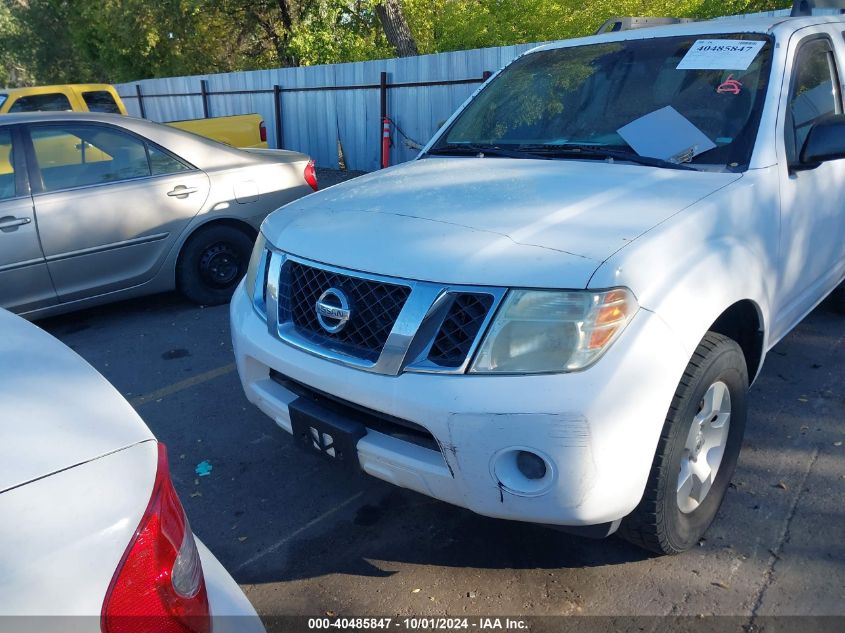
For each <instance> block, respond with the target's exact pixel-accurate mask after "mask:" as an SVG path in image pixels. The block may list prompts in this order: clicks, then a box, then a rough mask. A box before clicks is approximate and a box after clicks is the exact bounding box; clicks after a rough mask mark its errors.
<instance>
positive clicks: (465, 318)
mask: <svg viewBox="0 0 845 633" xmlns="http://www.w3.org/2000/svg"><path fill="white" fill-rule="evenodd" d="M492 305H493V297H492V296H491V295H488V294H481V293H462V294H459V295H456V296H455V300H454V301H453V303H452V306H451V307H450V308H449V312H447V313H446V318H445V319H444V320H443V325H441V326H440V330H439V331H438V332H437V336H436V337H435V338H434V343H433V344H432V346H431V350H430V351H429V353H428V360H430V361H431V362H432V363H435V364H437V365H440V366H442V367H460V366H461V365H462V364H463V362H464V361H465V360H466V357H467V354H469V351H470V348H471V347H472V343H473V341H475V338H476V337H477V336H478V331H479V330H480V329H481V325H482V324H483V323H484V319H485V318H486V317H487V313H488V312H489V311H490V306H492Z"/></svg>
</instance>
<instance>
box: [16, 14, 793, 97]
mask: <svg viewBox="0 0 845 633" xmlns="http://www.w3.org/2000/svg"><path fill="white" fill-rule="evenodd" d="M379 1H380V0H0V85H3V84H33V83H40V84H44V83H71V82H86V81H107V82H121V81H131V80H136V79H143V78H147V77H166V76H175V75H190V74H202V73H213V72H227V71H232V70H251V69H257V68H272V67H278V66H294V65H309V64H325V63H335V62H345V61H359V60H365V59H379V58H385V57H390V56H391V55H392V54H393V52H392V49H391V47H390V46H389V44H388V43H387V40H386V38H385V36H384V32H383V30H382V27H381V24H380V22H379V19H378V17H377V15H376V12H375V10H374V8H375V6H376V4H377V3H378V2H379ZM788 4H789V1H788V0H595V1H593V2H589V3H588V2H584V1H583V0H577V1H576V0H403V2H402V5H403V8H404V12H405V15H406V18H407V21H408V24H409V26H410V28H411V31H412V33H413V35H414V38H415V39H416V41H417V46H418V48H419V50H420V52H421V53H433V52H441V51H448V50H460V49H467V48H479V47H485V46H500V45H506V44H516V43H523V42H539V41H544V40H552V39H560V38H566V37H574V36H579V35H586V34H590V33H592V32H593V31H595V29H596V28H597V27H598V26H599V25H600V24H602V22H604V21H605V20H606V19H607V18H609V17H614V16H625V15H631V16H637V15H653V16H654V15H663V16H688V17H696V18H708V17H713V16H716V15H726V14H732V13H747V12H753V11H762V10H768V9H773V8H782V7H784V6H787V5H788Z"/></svg>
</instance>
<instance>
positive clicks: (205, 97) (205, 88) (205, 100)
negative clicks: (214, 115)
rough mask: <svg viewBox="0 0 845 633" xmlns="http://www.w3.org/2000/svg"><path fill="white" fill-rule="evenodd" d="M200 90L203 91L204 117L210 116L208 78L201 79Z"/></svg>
mask: <svg viewBox="0 0 845 633" xmlns="http://www.w3.org/2000/svg"><path fill="white" fill-rule="evenodd" d="M200 92H201V93H202V116H203V118H204V119H207V118H208V112H209V107H208V80H207V79H201V80H200Z"/></svg>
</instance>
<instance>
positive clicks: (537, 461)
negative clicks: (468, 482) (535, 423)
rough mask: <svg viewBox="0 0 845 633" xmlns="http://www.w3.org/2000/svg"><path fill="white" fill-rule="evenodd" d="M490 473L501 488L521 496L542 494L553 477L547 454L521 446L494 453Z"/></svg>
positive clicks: (552, 467) (553, 468) (552, 464)
mask: <svg viewBox="0 0 845 633" xmlns="http://www.w3.org/2000/svg"><path fill="white" fill-rule="evenodd" d="M490 474H491V475H492V476H493V479H494V480H495V481H496V484H497V486H499V487H500V488H501V489H503V490H506V491H507V492H510V493H511V494H514V495H518V496H521V497H534V496H538V495H542V494H545V493H546V492H548V490H549V489H550V488H551V487H552V484H553V483H554V481H555V477H556V475H555V467H554V463H553V462H552V461H551V460H550V459H549V458H548V457H547V456H546V455H543V454H542V453H540V452H539V451H536V450H535V449H533V448H528V447H523V446H513V447H511V448H506V449H503V450H501V451H499V452H498V453H496V455H494V456H493V459H492V461H491V463H490Z"/></svg>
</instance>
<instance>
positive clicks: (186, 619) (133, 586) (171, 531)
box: [100, 443, 211, 633]
mask: <svg viewBox="0 0 845 633" xmlns="http://www.w3.org/2000/svg"><path fill="white" fill-rule="evenodd" d="M100 627H101V629H102V631H103V633H146V632H147V631H149V632H150V633H152V632H153V631H155V632H156V633H209V631H210V630H211V616H210V612H209V608H208V594H207V592H206V588H205V579H204V578H203V574H202V565H201V562H200V556H199V552H198V551H197V545H196V542H195V541H194V536H193V533H192V532H191V527H190V525H188V519H187V517H186V516H185V511H184V510H183V509H182V504H181V503H180V501H179V497H178V496H177V495H176V490H175V489H174V488H173V482H172V481H171V480H170V469H169V468H168V465H167V449H166V448H165V446H164V444H161V443H159V445H158V469H157V471H156V478H155V483H154V484H153V494H152V497H151V498H150V503H149V505H148V506H147V510H146V512H144V516H143V518H142V519H141V523H140V524H139V525H138V528H137V530H135V536H134V537H133V538H132V541H130V543H129V546H128V547H127V548H126V552H125V553H124V554H123V558H122V559H121V561H120V564H119V565H118V566H117V570H116V571H115V573H114V577H113V578H112V581H111V584H110V585H109V589H108V592H107V593H106V599H105V602H104V603H103V612H102V615H101V618H100Z"/></svg>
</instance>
